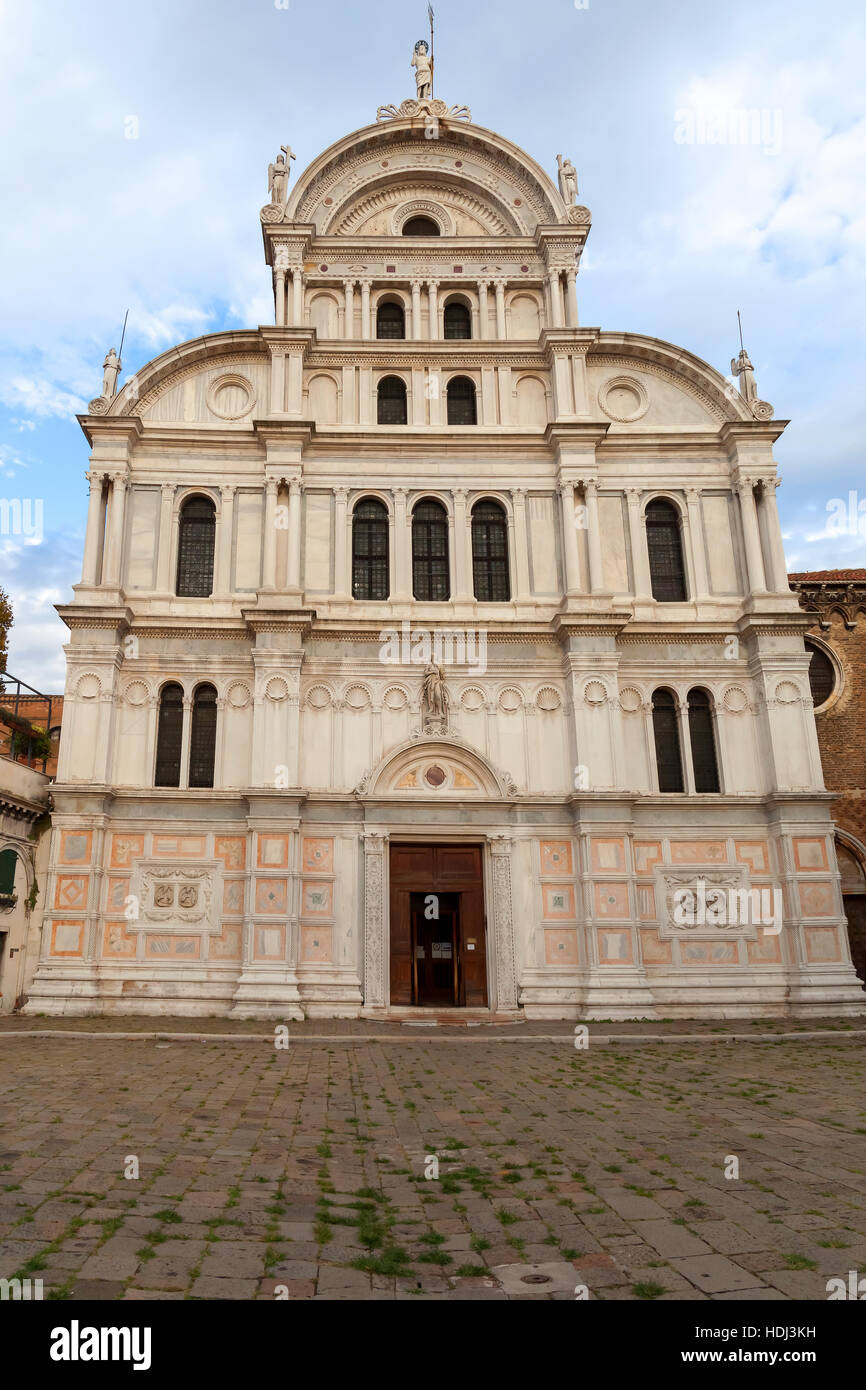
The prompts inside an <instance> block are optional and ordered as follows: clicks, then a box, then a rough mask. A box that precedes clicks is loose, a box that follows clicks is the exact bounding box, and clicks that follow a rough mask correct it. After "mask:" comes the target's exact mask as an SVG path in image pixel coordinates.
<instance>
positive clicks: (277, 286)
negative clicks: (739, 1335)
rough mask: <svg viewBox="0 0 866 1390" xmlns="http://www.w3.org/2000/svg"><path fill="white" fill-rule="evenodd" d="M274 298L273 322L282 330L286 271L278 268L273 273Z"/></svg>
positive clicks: (284, 313)
mask: <svg viewBox="0 0 866 1390" xmlns="http://www.w3.org/2000/svg"><path fill="white" fill-rule="evenodd" d="M274 296H275V301H276V302H275V309H276V314H275V318H274V322H275V323H276V325H277V327H278V328H282V327H283V325H284V324H285V322H286V271H285V267H283V266H280V267H278V268H277V269H276V270H275V271H274Z"/></svg>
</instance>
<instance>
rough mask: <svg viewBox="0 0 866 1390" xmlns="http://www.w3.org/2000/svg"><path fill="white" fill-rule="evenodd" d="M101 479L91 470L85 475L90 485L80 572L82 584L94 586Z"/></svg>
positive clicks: (97, 556)
mask: <svg viewBox="0 0 866 1390" xmlns="http://www.w3.org/2000/svg"><path fill="white" fill-rule="evenodd" d="M102 479H103V474H102V473H99V472H97V470H96V469H95V468H92V469H91V470H90V472H89V473H88V474H87V481H88V482H89V484H90V501H89V502H88V505H87V536H86V539H85V542H84V564H83V566H82V572H81V582H82V584H89V585H94V586H95V584H96V563H97V560H98V558H99V527H100V523H101V521H102Z"/></svg>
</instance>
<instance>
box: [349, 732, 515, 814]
mask: <svg viewBox="0 0 866 1390" xmlns="http://www.w3.org/2000/svg"><path fill="white" fill-rule="evenodd" d="M356 791H357V792H358V794H359V795H365V796H388V797H391V796H398V797H401V798H402V797H405V798H408V799H410V800H411V799H415V798H421V797H423V798H424V799H425V800H426V799H429V798H431V797H435V798H437V799H439V800H450V801H453V800H457V801H465V800H467V799H469V800H472V799H476V798H477V799H481V800H486V799H488V798H490V797H494V798H496V799H497V800H498V799H500V798H502V797H506V796H513V795H514V794H515V787H514V783H513V781H512V779H511V778H510V777H509V776H508V774H507V773H500V772H497V771H496V769H495V768H493V767H491V766H490V764H489V763H488V762H487V761H486V760H485V759H484V758H482V757H481V755H480V754H478V753H476V752H475V750H474V749H473V748H470V747H469V746H468V745H467V744H463V743H458V742H455V741H454V740H450V739H449V740H442V739H424V740H419V739H411V740H410V741H409V742H408V743H404V744H401V745H400V747H399V748H396V749H392V751H391V752H390V753H389V754H388V755H387V756H386V757H385V758H384V759H383V761H382V762H381V763H380V764H379V766H378V767H377V768H375V769H373V771H372V772H370V773H369V774H368V775H367V776H366V777H365V778H364V779H363V781H362V782H361V784H360V785H359V787H357V788H356Z"/></svg>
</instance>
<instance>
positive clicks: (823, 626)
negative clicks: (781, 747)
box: [789, 569, 866, 979]
mask: <svg viewBox="0 0 866 1390" xmlns="http://www.w3.org/2000/svg"><path fill="white" fill-rule="evenodd" d="M789 578H790V582H791V587H792V588H793V589H794V590H795V591H796V592H797V594H798V595H799V599H800V605H801V607H802V608H803V609H804V610H805V611H806V612H807V613H811V614H814V618H815V622H814V625H813V626H812V627H811V628H810V630H809V636H808V637H807V639H806V645H807V646H808V647H810V648H811V649H812V652H813V656H812V665H811V668H810V672H809V675H810V681H811V685H812V698H813V700H814V702H815V717H816V718H815V722H816V725H817V729H818V743H819V746H820V749H821V761H822V763H823V767H824V781H825V783H826V786H827V787H828V789H829V790H831V791H835V792H838V793H839V800H838V801H837V802H836V804H835V806H834V807H833V818H834V820H835V821H836V826H837V834H836V853H837V858H838V860H839V869H840V872H841V875H842V893H843V902H844V905H845V914H846V916H847V918H848V936H849V940H850V943H851V955H852V957H853V959H854V964H855V966H856V968H857V973H858V974H859V976H860V978H861V979H863V978H864V976H866V569H852V570H818V571H812V572H809V573H804V574H792V575H790V576H789Z"/></svg>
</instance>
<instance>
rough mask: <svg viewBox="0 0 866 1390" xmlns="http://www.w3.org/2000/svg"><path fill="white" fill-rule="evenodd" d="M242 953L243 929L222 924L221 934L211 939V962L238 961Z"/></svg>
mask: <svg viewBox="0 0 866 1390" xmlns="http://www.w3.org/2000/svg"><path fill="white" fill-rule="evenodd" d="M242 952H243V928H242V927H241V926H235V925H234V924H233V923H228V922H224V923H223V929H222V934H221V935H220V936H213V937H211V942H210V955H211V959H212V960H240V958H241V955H242Z"/></svg>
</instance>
